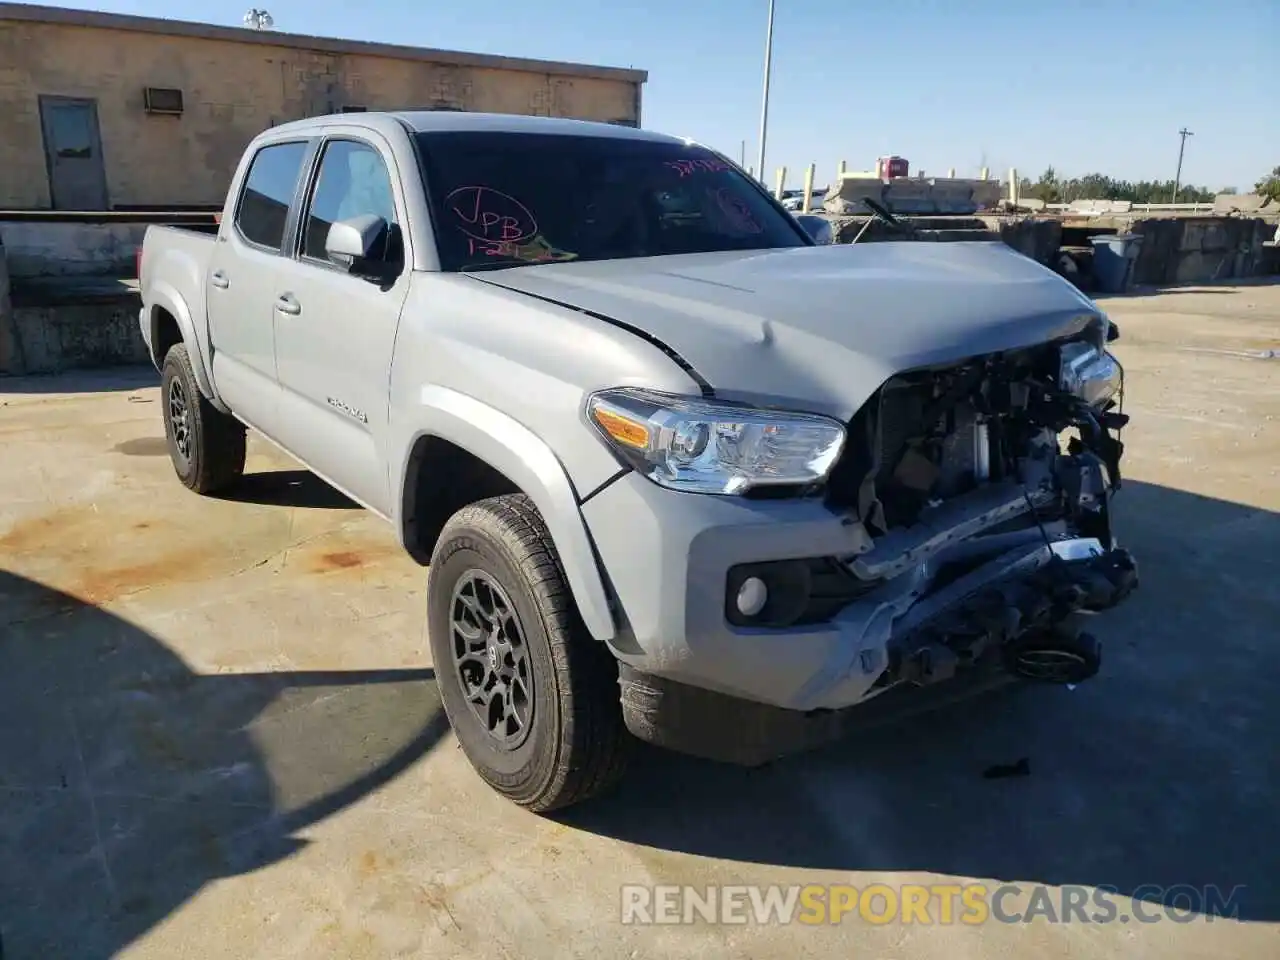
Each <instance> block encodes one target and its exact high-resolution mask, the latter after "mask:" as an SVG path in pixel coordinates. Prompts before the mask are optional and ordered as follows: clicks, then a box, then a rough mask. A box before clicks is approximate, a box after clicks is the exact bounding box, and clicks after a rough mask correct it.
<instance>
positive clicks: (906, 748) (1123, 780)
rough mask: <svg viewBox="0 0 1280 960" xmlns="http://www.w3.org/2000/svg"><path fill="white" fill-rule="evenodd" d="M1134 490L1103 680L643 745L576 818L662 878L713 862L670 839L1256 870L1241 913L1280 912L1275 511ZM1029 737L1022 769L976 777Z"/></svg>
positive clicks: (956, 868)
mask: <svg viewBox="0 0 1280 960" xmlns="http://www.w3.org/2000/svg"><path fill="white" fill-rule="evenodd" d="M1119 497H1120V501H1121V503H1122V505H1123V506H1122V507H1121V508H1120V509H1121V513H1122V519H1121V529H1120V531H1119V535H1120V537H1121V539H1122V541H1123V542H1124V543H1125V544H1126V545H1127V546H1129V547H1130V548H1131V549H1133V550H1134V552H1135V553H1136V555H1137V557H1138V562H1139V566H1140V570H1141V575H1142V586H1141V588H1140V589H1139V591H1138V592H1137V593H1136V594H1134V596H1133V597H1132V598H1131V600H1130V602H1129V603H1128V604H1126V605H1124V606H1122V607H1120V608H1117V609H1116V610H1113V611H1111V612H1110V613H1108V614H1107V615H1106V616H1105V617H1102V618H1098V619H1097V620H1096V621H1095V623H1096V624H1097V626H1096V627H1095V628H1093V629H1095V632H1097V633H1098V635H1099V636H1100V637H1101V638H1102V639H1103V642H1104V644H1105V649H1104V661H1103V672H1102V674H1101V675H1100V676H1099V677H1097V678H1096V679H1094V680H1093V681H1091V682H1089V683H1086V684H1083V685H1081V686H1079V687H1077V688H1076V689H1075V690H1073V691H1069V690H1067V689H1065V688H1059V687H1018V688H1015V689H1013V690H1006V691H1004V692H998V693H994V694H991V695H988V696H986V697H984V698H983V699H980V700H976V701H971V702H969V703H967V704H958V705H955V706H953V707H950V708H947V709H944V710H942V711H941V712H938V713H934V714H929V715H924V716H918V717H916V718H914V719H910V720H906V721H904V722H902V723H901V724H898V725H892V726H882V727H876V728H875V729H871V730H867V731H865V732H864V733H863V734H861V735H854V737H853V738H852V739H850V740H848V741H846V742H842V743H841V744H840V745H838V746H834V747H830V748H827V749H824V750H822V751H819V752H817V753H813V754H809V755H807V756H803V757H795V758H790V759H788V760H784V761H779V762H777V763H775V764H773V765H770V766H768V767H764V768H760V769H756V770H741V769H737V768H732V767H723V766H717V765H713V764H709V763H704V762H701V761H696V760H690V759H686V758H682V757H678V756H676V755H673V754H668V753H661V752H659V751H656V750H644V751H641V754H640V756H639V757H638V758H637V763H636V765H635V767H634V768H633V769H632V771H631V773H630V774H629V776H628V778H627V781H626V783H625V785H624V788H623V790H622V791H620V792H619V793H618V794H616V795H614V796H613V797H610V798H608V799H606V800H604V801H602V802H600V803H598V804H595V805H592V806H589V807H584V808H580V809H574V810H571V811H569V812H568V813H567V814H566V815H565V816H564V818H563V819H564V821H565V822H566V823H569V824H572V825H574V826H576V827H579V828H581V829H584V830H588V831H591V832H595V833H600V834H605V835H608V836H611V837H615V838H619V839H623V840H626V841H629V842H632V843H635V844H640V845H642V846H647V847H651V848H656V850H655V852H654V854H653V855H652V859H653V860H654V865H653V868H652V872H653V873H654V874H655V880H654V881H653V882H662V883H681V882H697V883H700V882H706V881H705V879H702V877H703V875H702V874H698V875H697V877H696V878H695V879H693V880H688V879H682V877H681V872H682V871H681V867H682V865H683V864H684V862H685V861H683V860H682V859H680V858H673V857H669V856H665V855H664V854H662V853H661V852H660V851H679V852H683V853H692V854H698V855H701V856H706V857H717V858H725V859H729V860H732V861H738V862H742V863H772V864H785V865H790V866H797V867H802V868H813V869H833V870H857V871H868V872H870V873H872V874H876V873H887V872H891V871H923V872H927V873H936V874H944V875H951V876H958V877H975V878H984V879H991V880H995V881H997V882H1009V883H1019V884H1022V885H1024V888H1025V885H1027V884H1033V883H1046V884H1083V885H1089V886H1107V885H1109V886H1111V887H1114V888H1116V889H1117V890H1118V891H1119V892H1120V893H1121V894H1125V895H1128V896H1134V895H1137V896H1138V897H1140V898H1141V899H1143V900H1149V899H1153V900H1159V899H1161V896H1160V895H1158V894H1155V893H1154V892H1153V891H1147V890H1143V889H1142V888H1143V887H1144V885H1147V884H1154V885H1159V886H1161V887H1165V888H1169V887H1174V886H1175V885H1188V884H1189V885H1191V886H1193V887H1204V886H1205V885H1209V884H1214V885H1217V886H1218V887H1220V888H1221V889H1222V891H1223V893H1224V895H1226V894H1229V893H1230V892H1231V890H1232V888H1233V887H1235V886H1237V885H1244V887H1245V889H1244V890H1242V891H1239V899H1238V900H1237V901H1236V903H1237V904H1238V905H1239V914H1238V916H1239V917H1240V918H1241V919H1244V920H1250V921H1270V922H1275V921H1280V878H1278V877H1277V875H1276V871H1275V851H1276V850H1277V849H1278V848H1280V827H1278V822H1280V814H1278V813H1277V807H1276V797H1277V796H1278V795H1280V762H1278V761H1280V756H1278V751H1280V748H1278V746H1277V742H1278V741H1277V737H1276V731H1277V730H1280V697H1278V696H1277V694H1276V682H1277V678H1280V643H1277V641H1278V640H1280V586H1278V585H1280V577H1278V576H1277V574H1278V573H1280V515H1277V514H1274V513H1271V512H1269V511H1265V510H1256V509H1252V508H1248V507H1244V506H1240V505H1237V504H1233V503H1228V502H1224V501H1221V500H1214V499H1210V498H1205V497H1200V496H1195V495H1192V494H1187V493H1182V492H1179V491H1176V490H1170V489H1167V488H1163V487H1158V486H1152V485H1148V484H1143V483H1138V482H1133V481H1129V482H1126V484H1125V488H1124V490H1123V491H1122V492H1121V493H1120V494H1119ZM1023 757H1025V758H1027V760H1028V762H1029V770H1030V774H1029V776H1025V777H1016V778H1009V779H985V778H984V777H983V772H984V771H985V770H986V769H987V768H989V767H990V766H992V765H996V764H1013V763H1015V762H1016V761H1017V760H1019V759H1021V758H1023ZM664 874H665V875H664ZM749 879H750V878H749V875H744V876H740V877H739V878H738V879H736V880H734V881H733V882H748V881H749ZM815 879H817V878H815ZM1183 891H1184V899H1183V900H1182V901H1181V903H1178V902H1177V901H1176V900H1175V903H1177V905H1179V906H1184V907H1185V906H1186V905H1188V902H1189V901H1187V900H1186V899H1185V887H1183ZM1167 896H1168V895H1167V894H1166V897H1167Z"/></svg>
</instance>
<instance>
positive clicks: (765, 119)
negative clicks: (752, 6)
mask: <svg viewBox="0 0 1280 960" xmlns="http://www.w3.org/2000/svg"><path fill="white" fill-rule="evenodd" d="M773 3H774V0H769V26H768V29H767V30H766V31H765V35H764V95H763V97H762V100H763V102H762V103H761V105H760V166H759V168H758V169H759V171H760V173H759V176H760V182H761V183H764V177H765V172H764V138H765V133H766V132H767V131H768V127H769V69H770V67H772V66H773Z"/></svg>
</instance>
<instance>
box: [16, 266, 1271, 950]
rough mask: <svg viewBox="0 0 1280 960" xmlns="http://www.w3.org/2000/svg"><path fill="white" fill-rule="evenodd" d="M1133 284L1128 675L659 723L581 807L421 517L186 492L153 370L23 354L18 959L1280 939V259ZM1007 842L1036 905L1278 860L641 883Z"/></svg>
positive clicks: (856, 870)
mask: <svg viewBox="0 0 1280 960" xmlns="http://www.w3.org/2000/svg"><path fill="white" fill-rule="evenodd" d="M1104 306H1105V307H1106V309H1108V310H1109V311H1110V312H1111V313H1112V314H1113V316H1114V317H1115V318H1116V319H1117V321H1118V322H1119V324H1120V325H1121V326H1122V328H1123V339H1122V340H1121V341H1120V342H1119V344H1117V348H1118V353H1119V355H1120V357H1121V358H1122V359H1123V361H1124V362H1125V363H1126V365H1127V369H1128V385H1129V390H1128V396H1127V401H1126V404H1125V409H1126V411H1127V412H1129V413H1131V414H1133V424H1132V426H1131V427H1130V428H1129V429H1128V430H1127V431H1126V432H1125V441H1126V443H1127V445H1128V458H1127V466H1128V472H1127V476H1126V478H1125V486H1124V490H1123V492H1122V493H1121V494H1120V496H1119V499H1118V501H1117V509H1118V510H1119V512H1120V532H1121V537H1122V539H1123V540H1124V541H1125V542H1126V543H1127V545H1129V546H1130V547H1131V548H1132V549H1133V550H1134V551H1135V552H1136V553H1137V555H1138V557H1139V560H1140V563H1141V567H1142V574H1143V585H1142V587H1141V589H1140V590H1139V592H1138V593H1137V594H1136V595H1135V596H1134V597H1133V598H1132V599H1131V601H1130V602H1129V603H1128V604H1127V605H1126V606H1124V607H1122V608H1120V609H1118V610H1116V611H1113V612H1112V613H1110V614H1108V615H1105V616H1104V617H1102V618H1100V619H1099V620H1098V621H1097V632H1098V633H1099V634H1100V635H1101V636H1102V638H1103V640H1104V642H1105V644H1106V654H1105V665H1104V670H1103V673H1102V675H1101V676H1100V677H1099V678H1098V679H1096V680H1095V681H1093V682H1091V683H1088V684H1085V685H1083V686H1080V687H1079V688H1077V689H1075V690H1074V691H1069V690H1066V689H1062V688H1051V689H1023V690H1019V691H1016V692H1013V693H1004V694H998V695H995V696H993V697H991V698H988V699H985V700H982V701H980V702H975V703H970V704H968V705H963V706H957V707H954V708H950V709H948V710H946V711H945V712H943V713H940V714H934V715H932V716H928V717H923V718H919V719H917V720H914V721H911V722H908V723H906V724H903V725H901V726H898V727H894V728H891V729H887V730H882V731H880V732H878V733H876V734H874V735H872V734H868V735H866V736H864V737H858V738H855V739H854V740H852V741H850V742H847V743H844V744H841V745H839V746H836V747H833V748H829V749H826V750H823V751H821V752H818V753H814V754H811V755H808V756H805V757H801V758H796V759H792V760H789V761H785V762H781V763H778V764H775V765H773V766H771V767H768V768H765V769H762V770H757V771H742V770H738V769H731V768H724V767H718V766H714V765H711V764H707V763H702V762H698V761H693V760H689V759H684V758H681V757H677V756H674V755H671V754H664V753H660V752H658V751H644V752H642V753H641V755H640V757H639V758H638V760H637V762H636V764H635V767H634V769H633V771H632V773H631V775H630V777H629V779H628V780H627V782H626V787H625V789H624V791H623V792H621V793H620V794H618V795H616V796H614V797H611V798H608V799H605V800H603V801H600V802H598V803H596V804H594V805H591V806H589V807H586V808H582V809H578V810H575V811H572V812H570V813H569V814H567V815H565V816H563V817H561V818H559V819H541V818H538V817H536V816H532V815H530V814H527V813H524V812H522V811H521V810H519V809H517V808H516V807H514V806H512V805H511V804H509V803H507V802H506V801H504V800H502V799H500V798H499V797H497V796H496V795H495V794H493V793H492V792H490V791H489V790H488V789H487V788H485V787H484V786H483V785H482V783H481V782H480V781H479V779H478V778H477V777H476V776H475V775H474V774H473V773H472V772H471V770H470V768H469V767H468V765H467V763H466V761H465V759H464V758H463V756H462V755H461V753H460V752H459V751H458V750H457V749H456V747H455V743H454V741H453V738H452V736H451V734H450V733H449V732H448V730H447V727H446V725H445V723H444V722H443V719H442V714H441V711H440V707H439V700H438V698H437V696H436V692H435V689H434V684H433V680H432V674H431V668H430V663H429V659H428V653H427V648H426V645H425V643H424V637H423V631H422V623H423V599H422V597H423V583H424V576H423V571H422V570H421V569H419V568H418V567H416V566H415V565H414V564H413V563H412V562H411V561H409V560H408V559H407V558H406V557H405V556H403V555H402V554H401V553H400V551H399V549H398V547H397V544H396V542H395V539H394V537H393V535H392V533H391V531H390V529H389V528H387V527H385V526H384V525H382V523H381V522H380V521H378V520H377V519H375V518H373V517H372V516H370V515H367V514H365V513H363V512H362V511H360V510H357V509H354V508H352V506H351V504H349V503H347V502H346V501H344V499H343V498H342V497H341V496H339V495H337V494H335V493H333V492H332V491H330V490H329V489H328V488H326V487H325V486H324V485H323V484H322V483H320V482H319V481H317V480H315V479H313V478H312V477H311V476H310V475H308V474H306V473H303V472H301V471H299V470H298V469H296V467H295V466H293V465H292V464H291V463H289V462H288V461H287V460H285V459H284V458H283V457H282V456H281V455H279V454H277V453H276V452H274V451H273V450H272V449H270V448H268V447H267V446H266V445H265V444H263V443H261V442H259V441H256V440H254V441H252V442H251V445H250V457H249V470H250V472H251V474H252V475H251V476H250V477H248V478H247V480H246V482H245V483H244V484H243V485H242V486H241V487H240V488H239V489H237V490H236V492H235V493H234V494H232V495H231V496H229V497H227V498H225V499H201V498H198V497H196V496H194V495H192V494H189V493H187V492H186V491H185V490H183V489H182V488H181V487H180V486H179V485H178V483H177V481H176V480H175V479H174V478H173V475H172V471H171V468H170V465H169V462H168V460H167V458H166V456H165V453H164V442H163V439H162V436H163V434H162V428H161V421H160V409H159V402H158V396H157V390H156V388H155V385H154V382H155V378H154V376H153V375H152V374H151V373H150V371H148V370H138V371H126V372H124V373H120V374H112V375H103V376H88V375H81V376H76V377H65V378H57V379H50V380H38V379H32V380H27V381H12V380H7V381H6V380H0V571H3V572H0V931H2V932H3V936H4V941H5V947H6V948H7V953H6V957H10V958H12V957H23V958H25V957H40V958H52V957H64V956H65V957H76V958H90V957H103V956H108V955H112V954H115V953H117V952H124V953H126V954H127V955H129V956H131V957H138V958H149V957H156V958H178V957H193V958H194V957H199V958H201V960H205V958H208V960H214V958H220V957H269V958H289V957H299V958H302V957H305V958H314V957H330V956H332V957H350V958H363V957H390V956H404V957H433V958H435V957H475V956H486V957H507V958H541V957H547V958H551V957H555V958H563V957H569V956H582V957H593V958H612V957H635V958H642V957H643V958H649V957H689V956H695V955H702V956H708V957H734V958H748V957H751V958H774V957H776V958H787V960H793V958H800V957H824V958H826V957H835V956H843V957H876V958H905V957H911V958H919V957H925V958H929V957H935V958H939V960H943V958H945V960H954V958H961V957H988V956H997V955H999V956H1008V957H1015V956H1018V957H1020V956H1046V955H1048V956H1056V957H1067V956H1070V957H1073V958H1080V957H1088V958H1101V957H1125V958H1132V957H1152V958H1155V957H1159V958H1189V957H1233V958H1250V957H1259V958H1260V957H1275V956H1280V879H1278V878H1277V875H1276V867H1277V865H1278V864H1280V861H1278V860H1277V854H1276V851H1277V850H1278V849H1280V829H1278V828H1277V818H1278V813H1277V811H1278V809H1280V807H1278V805H1277V799H1278V798H1277V788H1278V787H1280V764H1278V762H1277V759H1278V758H1277V730H1280V697H1278V696H1277V681H1278V680H1280V644H1278V641H1280V586H1278V584H1280V520H1278V519H1277V512H1276V511H1277V510H1280V477H1278V474H1280V424H1278V423H1277V417H1280V360H1264V359H1255V358H1254V354H1251V353H1250V351H1260V350H1267V349H1274V348H1277V347H1280V286H1275V285H1250V286H1221V287H1212V288H1202V289H1178V290H1173V291H1168V292H1166V293H1163V294H1160V295H1153V296H1134V297H1126V298H1117V299H1112V300H1108V301H1106V302H1105V304H1104ZM1232 351H1234V352H1232ZM1021 758H1027V760H1028V761H1029V776H1025V777H1015V778H1009V779H988V778H984V776H983V773H984V771H985V770H987V768H989V767H990V766H992V765H994V764H1009V763H1013V762H1015V761H1017V760H1019V759H1021ZM970 878H972V879H977V880H981V881H984V882H986V883H987V884H988V885H989V886H991V887H995V886H997V885H999V884H1001V883H1016V884H1019V885H1020V886H1021V887H1022V889H1023V891H1024V893H1025V894H1026V896H1025V897H1023V899H1021V900H1019V899H1018V898H1016V897H1014V898H1011V899H1010V900H1008V901H1007V902H1006V903H1005V904H1004V906H1005V909H1006V911H1014V912H1017V911H1019V910H1021V909H1023V908H1024V907H1025V906H1026V904H1027V903H1028V902H1029V899H1028V898H1029V897H1030V887H1031V885H1034V884H1048V885H1052V886H1053V887H1054V889H1059V888H1061V886H1062V885H1085V886H1086V887H1088V888H1089V889H1090V890H1094V889H1098V888H1104V889H1105V888H1108V887H1109V888H1114V889H1115V890H1117V891H1118V893H1119V895H1120V896H1119V898H1118V903H1119V904H1120V907H1121V911H1120V912H1121V914H1122V915H1124V916H1127V915H1128V914H1129V908H1130V906H1131V905H1132V902H1131V901H1130V900H1129V899H1128V895H1134V894H1136V895H1139V896H1146V893H1145V892H1144V891H1143V890H1142V889H1141V888H1142V887H1143V885H1146V884H1154V885H1158V886H1161V887H1170V886H1173V885H1178V884H1184V885H1191V886H1193V887H1203V886H1204V885H1208V884H1216V885H1218V886H1219V887H1221V888H1222V889H1223V891H1224V894H1225V893H1226V892H1229V891H1230V890H1231V889H1232V888H1233V887H1235V886H1237V885H1243V886H1244V890H1243V891H1240V892H1239V894H1238V899H1237V901H1236V903H1237V905H1238V907H1239V912H1238V915H1237V918H1236V919H1228V920H1216V921H1214V922H1209V921H1207V920H1206V918H1205V916H1204V915H1203V914H1202V913H1197V912H1194V911H1193V912H1191V913H1189V914H1186V915H1180V916H1178V917H1177V919H1176V920H1175V919H1170V918H1165V919H1163V920H1162V921H1161V922H1157V923H1152V924H1142V923H1137V922H1128V923H1125V922H1121V920H1120V919H1118V918H1117V919H1116V920H1115V921H1114V922H1111V923H1107V924H1098V923H1080V922H1075V923H1071V924H1059V925H1054V924H1050V923H1047V922H1044V921H1043V920H1037V921H1035V922H1033V923H1028V924H1020V923H1014V924H1009V923H1000V922H996V921H995V920H994V919H992V920H990V921H988V922H987V923H985V924H983V925H980V926H963V925H929V926H926V925H919V924H911V925H903V924H901V923H891V924H886V925H875V924H872V923H869V922H867V921H866V920H863V919H859V918H858V917H857V916H856V915H855V916H852V917H849V918H846V919H845V921H844V922H843V923H841V924H838V925H825V926H818V927H803V926H801V927H783V926H778V925H757V924H754V923H748V924H746V925H740V926H713V925H708V924H706V923H702V922H699V923H697V924H694V925H690V926H684V925H678V926H638V925H622V924H621V923H620V922H619V916H620V895H619V888H620V887H621V886H622V885H623V884H650V885H651V884H695V885H699V886H702V885H707V884H742V883H750V884H766V883H782V884H793V883H811V882H812V883H846V884H847V883H852V884H855V885H858V886H865V885H867V884H870V883H873V882H877V881H879V882H885V883H889V884H902V883H908V882H921V883H949V882H956V883H958V882H964V881H966V880H968V879H970ZM1184 902H1185V901H1184ZM933 917H934V919H935V920H936V919H937V918H938V913H937V912H936V911H935V912H934V914H933ZM1180 921H1189V922H1180Z"/></svg>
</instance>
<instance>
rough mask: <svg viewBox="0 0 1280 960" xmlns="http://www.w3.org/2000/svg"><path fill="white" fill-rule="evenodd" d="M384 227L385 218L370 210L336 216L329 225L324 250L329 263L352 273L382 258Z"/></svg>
mask: <svg viewBox="0 0 1280 960" xmlns="http://www.w3.org/2000/svg"><path fill="white" fill-rule="evenodd" d="M387 231H388V224H387V221H385V220H383V219H382V217H379V216H378V215H377V214H373V213H364V214H361V215H360V216H358V217H352V218H351V219H350V220H339V221H338V222H337V223H335V224H333V225H332V226H330V227H329V233H328V234H327V235H326V236H325V240H324V252H325V254H326V255H327V256H328V257H329V261H330V262H331V263H334V264H337V265H338V266H339V267H342V268H343V269H344V270H347V271H349V272H351V273H363V272H366V271H367V270H368V269H369V267H370V266H372V265H373V264H377V263H380V262H381V260H382V259H383V251H385V250H386V246H387Z"/></svg>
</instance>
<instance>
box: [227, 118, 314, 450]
mask: <svg viewBox="0 0 1280 960" xmlns="http://www.w3.org/2000/svg"><path fill="white" fill-rule="evenodd" d="M313 150H314V141H312V140H309V139H306V138H300V139H294V140H285V141H281V142H278V143H268V144H266V145H264V146H261V147H259V148H258V149H257V150H256V152H255V153H254V155H253V157H252V158H251V159H250V160H249V161H248V163H249V166H248V170H247V172H246V174H245V176H244V177H243V179H242V181H241V187H240V191H239V196H238V197H237V198H236V204H235V207H234V211H233V213H232V215H231V217H230V220H229V222H224V223H223V224H222V228H221V230H219V232H218V241H217V243H216V244H214V251H213V256H212V257H211V258H210V262H209V275H208V276H207V277H206V278H205V291H206V300H207V302H208V312H209V340H210V344H211V345H212V348H213V378H214V382H215V383H216V384H217V388H218V393H219V395H220V396H221V397H222V398H223V400H225V401H226V402H227V403H228V404H229V405H230V406H231V408H232V409H233V410H235V412H236V414H237V415H238V416H240V417H242V418H243V419H245V420H246V421H247V422H249V423H250V424H251V425H252V426H253V427H255V428H256V429H258V430H260V431H262V432H263V433H265V434H266V435H267V436H269V437H271V438H272V439H277V440H278V439H279V432H280V424H279V393H280V385H279V378H278V376H277V372H276V344H275V328H274V319H275V309H274V302H275V299H276V295H277V289H276V288H277V277H278V275H279V273H280V270H281V268H282V266H283V265H284V264H285V263H286V262H288V261H287V260H286V258H285V254H284V251H285V250H286V244H285V238H286V236H287V235H288V234H289V233H290V227H291V226H292V223H293V221H294V217H293V216H292V215H291V211H292V210H295V209H296V202H295V201H296V200H297V198H298V197H299V196H300V194H301V191H302V185H303V182H304V180H305V176H304V171H305V170H306V168H307V164H308V161H309V159H310V155H311V153H312V151H313Z"/></svg>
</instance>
